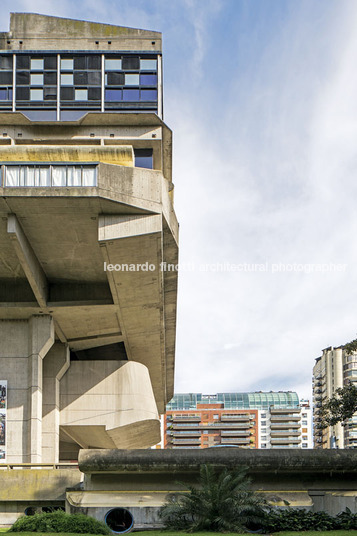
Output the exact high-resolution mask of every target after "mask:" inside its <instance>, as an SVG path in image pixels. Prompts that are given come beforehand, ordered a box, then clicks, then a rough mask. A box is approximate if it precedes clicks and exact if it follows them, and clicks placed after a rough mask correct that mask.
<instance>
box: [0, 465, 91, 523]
mask: <svg viewBox="0 0 357 536" xmlns="http://www.w3.org/2000/svg"><path fill="white" fill-rule="evenodd" d="M0 475H1V476H0V477H1V486H0V526H7V525H11V524H12V523H14V522H15V521H16V519H17V518H18V517H19V516H20V515H23V514H24V511H25V509H26V508H27V507H28V506H35V507H38V508H41V507H43V506H64V504H65V490H66V488H73V487H78V486H79V485H80V483H81V480H82V479H83V474H81V473H80V472H79V470H78V468H67V469H66V468H62V469H36V468H28V469H26V468H16V469H9V468H6V466H0Z"/></svg>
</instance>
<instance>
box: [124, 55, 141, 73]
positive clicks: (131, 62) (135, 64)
mask: <svg viewBox="0 0 357 536" xmlns="http://www.w3.org/2000/svg"><path fill="white" fill-rule="evenodd" d="M139 68H140V60H139V58H138V57H135V56H134V57H132V56H127V57H126V58H125V57H124V58H123V60H122V69H123V70H125V69H129V70H133V69H135V70H136V69H139Z"/></svg>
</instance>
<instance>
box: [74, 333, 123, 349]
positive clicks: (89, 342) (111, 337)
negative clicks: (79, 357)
mask: <svg viewBox="0 0 357 536" xmlns="http://www.w3.org/2000/svg"><path fill="white" fill-rule="evenodd" d="M123 341H124V337H123V336H122V335H121V334H120V333H108V335H94V336H92V337H83V338H78V339H68V344H69V346H70V348H71V350H87V349H89V348H97V347H100V346H106V345H107V344H114V343H116V342H123Z"/></svg>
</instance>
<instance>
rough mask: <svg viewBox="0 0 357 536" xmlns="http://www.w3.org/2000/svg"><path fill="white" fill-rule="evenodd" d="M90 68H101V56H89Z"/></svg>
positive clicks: (88, 66)
mask: <svg viewBox="0 0 357 536" xmlns="http://www.w3.org/2000/svg"><path fill="white" fill-rule="evenodd" d="M87 68H88V69H100V68H101V58H100V56H88V65H87Z"/></svg>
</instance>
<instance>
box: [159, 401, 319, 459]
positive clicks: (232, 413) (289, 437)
mask: <svg viewBox="0 0 357 536" xmlns="http://www.w3.org/2000/svg"><path fill="white" fill-rule="evenodd" d="M163 429H164V441H163V444H162V446H163V448H169V449H182V448H189V449H195V448H196V449H197V448H207V447H214V446H218V445H220V446H224V445H234V446H237V447H241V448H250V449H257V448H262V449H269V448H304V449H305V448H312V417H311V409H310V407H309V404H308V401H301V403H300V402H299V397H298V395H297V394H296V393H293V392H276V393H274V392H269V393H263V392H256V393H218V394H216V395H203V394H201V393H186V394H176V395H175V396H174V397H173V399H172V400H171V401H170V402H169V403H168V405H167V411H166V415H165V416H164V417H163Z"/></svg>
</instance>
